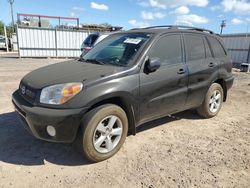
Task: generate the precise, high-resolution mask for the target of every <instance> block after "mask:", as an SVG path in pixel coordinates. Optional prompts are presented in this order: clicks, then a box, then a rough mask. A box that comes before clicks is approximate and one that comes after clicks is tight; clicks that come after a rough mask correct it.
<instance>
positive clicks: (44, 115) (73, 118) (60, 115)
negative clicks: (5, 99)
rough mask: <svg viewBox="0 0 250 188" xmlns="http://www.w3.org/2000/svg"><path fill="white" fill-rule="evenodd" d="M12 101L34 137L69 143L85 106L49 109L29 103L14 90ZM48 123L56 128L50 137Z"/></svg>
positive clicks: (76, 129) (74, 135)
mask: <svg viewBox="0 0 250 188" xmlns="http://www.w3.org/2000/svg"><path fill="white" fill-rule="evenodd" d="M12 102H13V105H14V107H15V110H16V112H18V114H19V117H20V119H21V121H22V123H23V124H24V126H25V128H26V129H27V130H28V131H29V132H30V133H31V134H32V135H34V136H35V137H36V138H39V139H42V140H46V141H50V142H62V143H71V142H73V141H74V139H75V137H76V134H77V131H78V128H79V126H80V123H81V119H82V117H83V115H84V114H85V112H86V110H87V108H80V109H51V108H42V107H36V106H33V105H31V104H29V103H28V102H27V101H26V100H25V99H23V98H22V97H21V96H20V95H19V93H18V92H17V91H16V92H14V93H13V95H12ZM48 125H51V126H53V127H54V128H55V129H56V136H54V137H51V136H50V135H49V134H48V133H47V131H46V128H47V126H48Z"/></svg>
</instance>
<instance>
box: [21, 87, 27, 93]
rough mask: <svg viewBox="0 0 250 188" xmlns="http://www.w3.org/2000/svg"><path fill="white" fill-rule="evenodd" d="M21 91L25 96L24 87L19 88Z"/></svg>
mask: <svg viewBox="0 0 250 188" xmlns="http://www.w3.org/2000/svg"><path fill="white" fill-rule="evenodd" d="M21 91H22V94H23V95H25V92H26V88H25V86H22V87H21Z"/></svg>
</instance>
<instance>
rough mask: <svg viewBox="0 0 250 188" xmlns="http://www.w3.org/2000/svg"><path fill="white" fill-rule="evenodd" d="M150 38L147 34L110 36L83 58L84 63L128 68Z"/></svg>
mask: <svg viewBox="0 0 250 188" xmlns="http://www.w3.org/2000/svg"><path fill="white" fill-rule="evenodd" d="M149 38H150V35H149V34H147V33H140V34H138V33H119V34H114V35H110V37H107V38H105V39H104V40H103V41H101V42H100V43H98V45H96V46H95V47H94V48H93V49H92V50H90V51H89V52H88V53H87V54H85V55H84V56H82V57H81V60H82V61H86V62H92V63H93V62H95V63H98V62H99V64H110V65H117V66H127V65H128V63H129V61H130V60H131V59H133V57H134V56H135V55H136V53H137V52H138V51H139V49H140V48H141V46H142V45H143V44H145V43H146V42H147V41H148V40H149Z"/></svg>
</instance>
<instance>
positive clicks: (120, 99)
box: [86, 95, 136, 135]
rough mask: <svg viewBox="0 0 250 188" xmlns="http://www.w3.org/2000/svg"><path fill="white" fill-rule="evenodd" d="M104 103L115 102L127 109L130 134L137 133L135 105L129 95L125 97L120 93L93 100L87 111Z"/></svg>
mask: <svg viewBox="0 0 250 188" xmlns="http://www.w3.org/2000/svg"><path fill="white" fill-rule="evenodd" d="M129 101H130V102H129ZM104 104H114V105H117V106H119V107H121V108H122V109H123V110H124V111H125V113H126V115H127V118H128V134H129V135H131V134H132V135H135V134H136V121H135V111H134V110H135V109H134V108H135V107H134V106H133V105H132V104H133V103H132V102H131V99H129V97H124V96H120V95H112V96H106V97H102V98H101V99H99V100H95V101H94V102H92V103H91V105H90V106H89V108H88V110H87V111H86V113H87V112H89V111H91V110H92V109H94V108H96V107H98V106H101V105H104Z"/></svg>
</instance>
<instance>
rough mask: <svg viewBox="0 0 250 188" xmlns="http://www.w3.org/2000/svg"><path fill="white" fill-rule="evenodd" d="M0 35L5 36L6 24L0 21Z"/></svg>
mask: <svg viewBox="0 0 250 188" xmlns="http://www.w3.org/2000/svg"><path fill="white" fill-rule="evenodd" d="M0 35H4V23H3V22H2V21H1V20H0Z"/></svg>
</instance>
